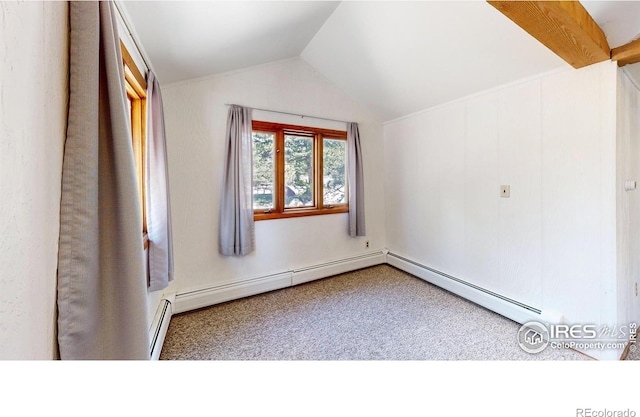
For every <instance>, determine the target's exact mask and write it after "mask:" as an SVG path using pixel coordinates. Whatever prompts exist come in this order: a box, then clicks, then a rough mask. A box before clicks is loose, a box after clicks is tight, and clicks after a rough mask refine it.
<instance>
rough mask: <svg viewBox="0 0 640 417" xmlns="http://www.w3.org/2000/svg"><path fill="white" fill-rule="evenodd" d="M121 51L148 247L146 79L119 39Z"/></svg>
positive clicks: (147, 245)
mask: <svg viewBox="0 0 640 417" xmlns="http://www.w3.org/2000/svg"><path fill="white" fill-rule="evenodd" d="M120 50H121V51H122V68H123V71H124V81H125V87H126V94H127V98H128V100H129V101H130V103H131V114H130V118H131V144H132V146H133V157H134V161H135V166H136V179H137V182H138V198H139V199H140V207H141V209H142V236H143V240H144V248H145V249H146V248H148V247H149V238H148V235H147V214H146V213H147V210H146V187H145V176H146V160H145V159H146V158H145V152H146V146H147V80H146V79H145V77H144V76H143V75H142V73H141V72H140V70H139V69H138V66H137V65H136V63H135V61H134V60H133V58H132V57H131V54H130V53H129V51H128V50H127V47H126V46H125V45H124V43H123V42H122V41H120Z"/></svg>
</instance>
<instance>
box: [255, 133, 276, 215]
mask: <svg viewBox="0 0 640 417" xmlns="http://www.w3.org/2000/svg"><path fill="white" fill-rule="evenodd" d="M275 137H276V135H275V133H270V132H253V209H254V210H268V209H273V208H274V207H275V203H274V198H275V194H274V189H273V187H274V185H275V177H276V175H275V169H274V165H275V164H274V155H275V153H274V149H275Z"/></svg>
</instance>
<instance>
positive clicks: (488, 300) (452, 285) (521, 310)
mask: <svg viewBox="0 0 640 417" xmlns="http://www.w3.org/2000/svg"><path fill="white" fill-rule="evenodd" d="M387 263H388V264H389V265H391V266H394V267H396V268H398V269H401V270H403V271H405V272H408V273H410V274H412V275H415V276H416V277H418V278H420V279H423V280H425V281H427V282H429V283H431V284H434V285H436V286H438V287H441V288H443V289H445V290H447V291H450V292H452V293H454V294H457V295H459V296H461V297H463V298H466V299H467V300H469V301H472V302H474V303H476V304H479V305H481V306H483V307H485V308H488V309H489V310H492V311H494V312H496V313H498V314H501V315H503V316H505V317H507V318H509V319H511V320H513V321H515V322H517V323H526V322H528V321H532V320H538V321H540V320H543V316H542V311H541V310H539V309H537V308H535V307H532V306H529V305H526V304H523V303H521V302H519V301H516V300H513V299H510V298H508V297H505V296H503V295H500V294H497V293H495V292H493V291H490V290H487V289H485V288H482V287H479V286H477V285H474V284H471V283H469V282H466V281H464V280H462V279H460V278H456V277H454V276H451V275H449V274H446V273H444V272H440V271H438V270H436V269H433V268H430V267H428V266H426V265H422V264H420V263H418V262H416V261H413V260H411V259H408V258H406V257H404V256H401V255H398V254H395V253H392V252H389V253H388V254H387Z"/></svg>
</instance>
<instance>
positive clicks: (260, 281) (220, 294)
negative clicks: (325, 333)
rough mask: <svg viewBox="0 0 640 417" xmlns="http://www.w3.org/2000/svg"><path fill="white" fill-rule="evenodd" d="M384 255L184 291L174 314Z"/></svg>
mask: <svg viewBox="0 0 640 417" xmlns="http://www.w3.org/2000/svg"><path fill="white" fill-rule="evenodd" d="M385 255H386V252H383V251H378V252H372V253H368V254H364V255H360V256H354V257H350V258H344V259H338V260H334V261H330V262H326V263H323V264H318V265H314V266H310V267H306V268H298V269H292V270H289V271H284V272H280V273H276V274H271V275H264V276H260V277H254V278H248V279H245V280H242V281H235V282H228V283H223V284H219V285H216V286H212V287H205V288H199V289H194V290H191V291H185V292H182V293H179V294H177V295H176V302H175V305H174V306H173V314H177V313H183V312H185V311H190V310H195V309H198V308H202V307H208V306H212V305H214V304H219V303H224V302H226V301H231V300H236V299H239V298H243V297H249V296H252V295H256V294H261V293H264V292H268V291H273V290H279V289H282V288H287V287H291V286H294V285H298V284H302V283H305V282H309V281H313V280H316V279H321V278H326V277H330V276H333V275H337V274H343V273H345V272H350V271H355V270H357V269H362V268H367V267H370V266H375V265H380V264H384V263H385V262H386V261H385V259H386V256H385Z"/></svg>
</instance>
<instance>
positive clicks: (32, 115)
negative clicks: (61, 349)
mask: <svg viewBox="0 0 640 417" xmlns="http://www.w3.org/2000/svg"><path fill="white" fill-rule="evenodd" d="M0 21H2V25H0V44H1V45H2V46H1V47H0V195H1V196H2V199H1V200H0V359H52V358H54V357H55V356H56V355H57V352H56V348H55V346H56V344H55V327H56V323H55V303H56V268H57V263H58V262H57V261H58V259H57V256H58V229H59V221H58V219H59V210H60V183H61V176H62V152H63V146H64V138H65V133H66V132H65V129H66V107H67V106H66V100H67V4H66V3H65V2H0Z"/></svg>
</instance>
